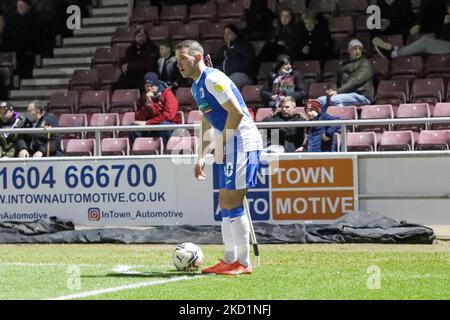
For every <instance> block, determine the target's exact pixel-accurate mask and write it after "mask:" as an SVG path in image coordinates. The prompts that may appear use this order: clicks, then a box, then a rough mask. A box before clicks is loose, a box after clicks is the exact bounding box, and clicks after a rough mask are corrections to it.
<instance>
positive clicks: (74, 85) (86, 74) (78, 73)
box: [69, 69, 99, 91]
mask: <svg viewBox="0 0 450 320" xmlns="http://www.w3.org/2000/svg"><path fill="white" fill-rule="evenodd" d="M98 87H99V76H98V71H97V69H76V70H75V71H74V72H73V74H72V78H71V79H70V81H69V90H76V91H82V90H96V89H98Z"/></svg>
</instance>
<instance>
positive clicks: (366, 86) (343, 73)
mask: <svg viewBox="0 0 450 320" xmlns="http://www.w3.org/2000/svg"><path fill="white" fill-rule="evenodd" d="M363 48H364V46H363V44H362V43H361V41H359V40H358V39H353V40H351V41H350V42H349V45H348V53H349V55H350V59H349V60H347V61H344V62H343V63H342V64H341V66H340V69H339V71H338V87H337V89H330V90H327V92H326V93H327V95H326V96H322V97H319V98H318V100H319V101H320V105H321V106H322V110H326V109H327V108H328V106H355V105H369V104H371V102H372V101H373V95H374V92H373V90H374V89H373V69H372V64H371V63H370V61H369V60H368V59H367V58H365V57H364V56H363Z"/></svg>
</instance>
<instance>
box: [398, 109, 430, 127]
mask: <svg viewBox="0 0 450 320" xmlns="http://www.w3.org/2000/svg"><path fill="white" fill-rule="evenodd" d="M429 117H430V106H429V105H428V103H409V104H401V105H400V106H399V107H398V111H397V118H398V119H402V118H429ZM423 129H426V124H397V125H396V126H395V130H398V131H403V130H411V131H414V132H420V131H421V130H423Z"/></svg>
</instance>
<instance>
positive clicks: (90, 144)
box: [64, 139, 95, 156]
mask: <svg viewBox="0 0 450 320" xmlns="http://www.w3.org/2000/svg"><path fill="white" fill-rule="evenodd" d="M64 154H65V155H67V156H93V155H94V154H95V139H70V140H68V141H67V142H66V145H65V147H64Z"/></svg>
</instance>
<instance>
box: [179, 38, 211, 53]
mask: <svg viewBox="0 0 450 320" xmlns="http://www.w3.org/2000/svg"><path fill="white" fill-rule="evenodd" d="M183 48H187V49H188V50H189V55H191V56H195V54H197V53H200V54H201V55H202V56H203V55H204V54H205V51H204V50H203V47H202V45H201V44H200V43H198V41H195V40H184V41H182V42H180V43H178V44H177V46H176V49H177V50H179V49H183Z"/></svg>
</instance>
